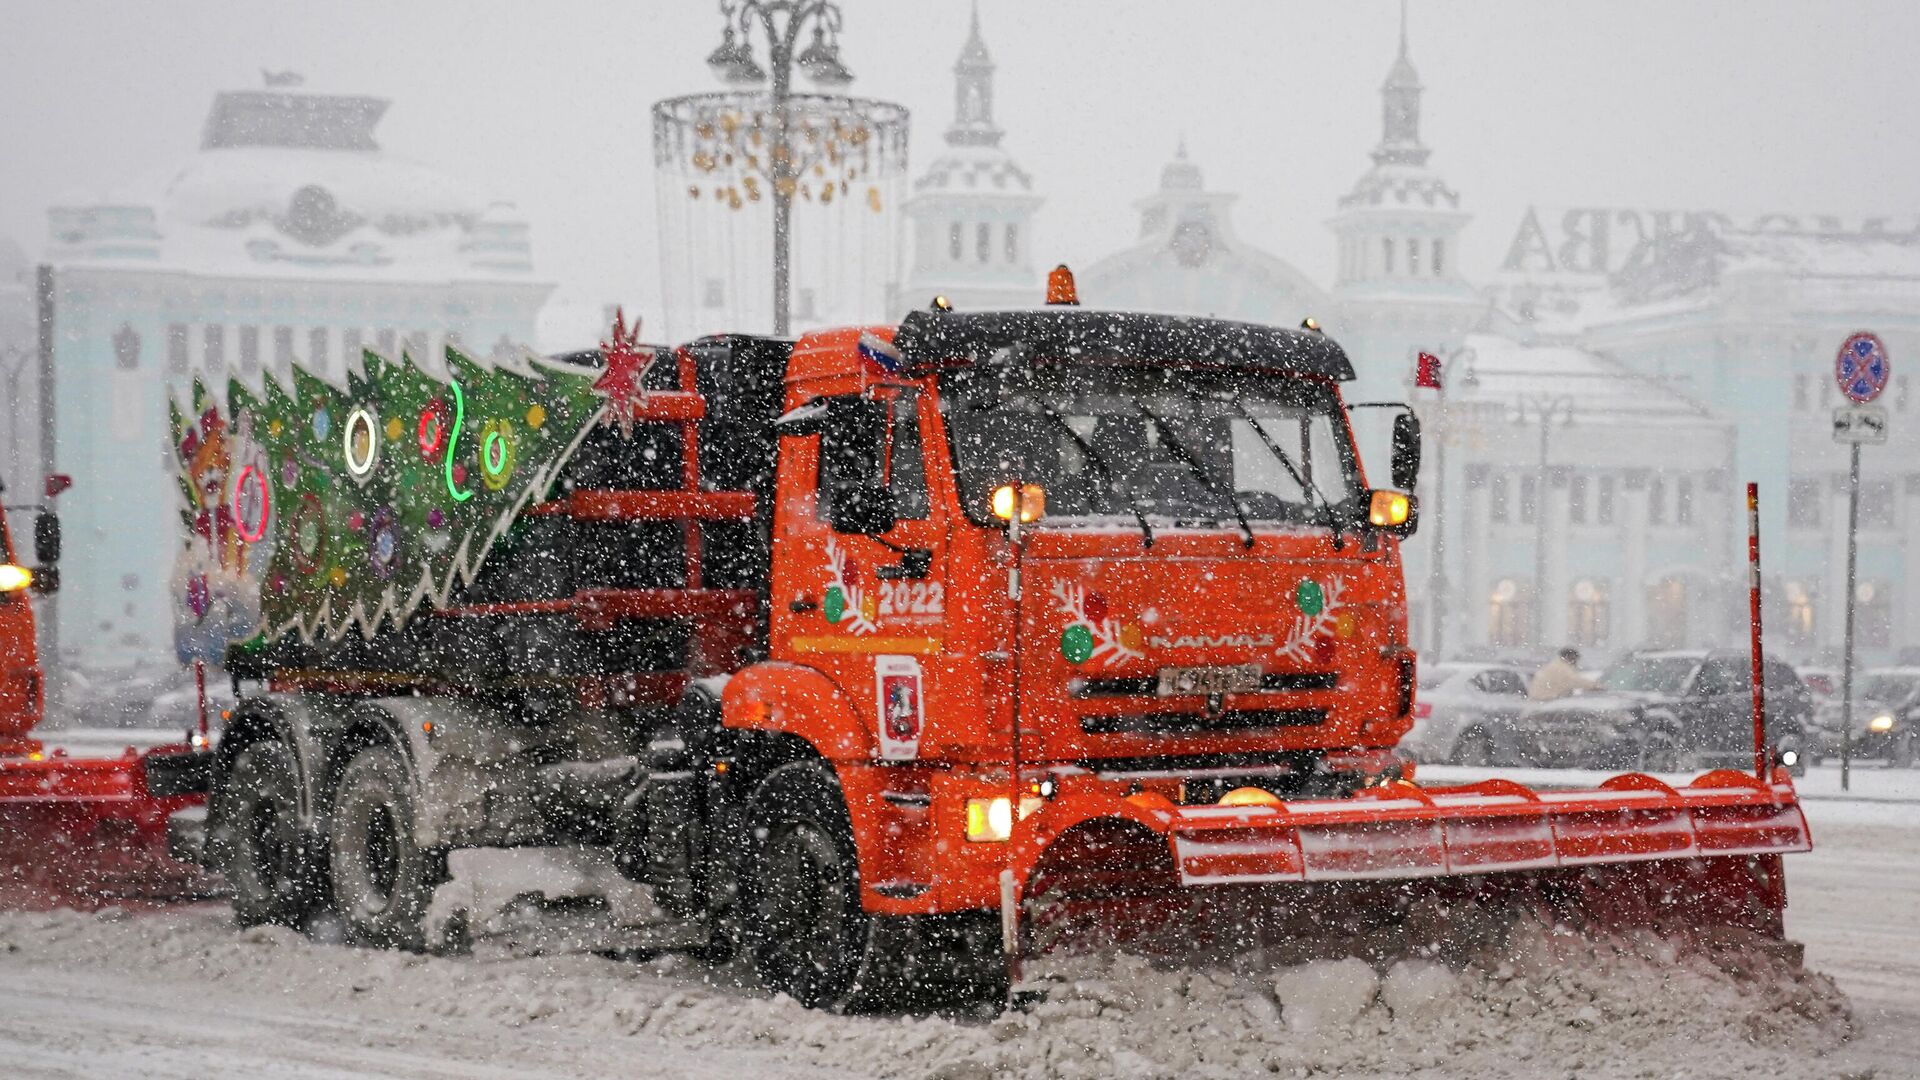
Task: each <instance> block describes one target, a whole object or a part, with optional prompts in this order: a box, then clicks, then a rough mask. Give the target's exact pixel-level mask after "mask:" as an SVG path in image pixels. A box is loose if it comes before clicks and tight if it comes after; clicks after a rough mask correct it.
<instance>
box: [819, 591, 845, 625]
mask: <svg viewBox="0 0 1920 1080" xmlns="http://www.w3.org/2000/svg"><path fill="white" fill-rule="evenodd" d="M820 614H821V615H823V616H825V617H826V620H827V621H828V622H830V623H836V624H837V623H839V621H840V620H841V619H842V618H844V617H845V616H846V614H847V594H846V593H844V592H841V591H840V586H838V585H829V586H827V594H826V596H825V597H824V598H822V599H821V601H820Z"/></svg>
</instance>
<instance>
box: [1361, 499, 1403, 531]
mask: <svg viewBox="0 0 1920 1080" xmlns="http://www.w3.org/2000/svg"><path fill="white" fill-rule="evenodd" d="M1407 512H1408V503H1407V497H1406V496H1405V495H1402V494H1401V493H1400V492H1398V491H1376V492H1374V493H1373V498H1372V499H1370V500H1368V502H1367V520H1368V521H1370V522H1372V523H1373V524H1375V525H1377V526H1379V527H1380V528H1382V529H1391V528H1393V527H1394V526H1396V525H1405V524H1406V523H1407Z"/></svg>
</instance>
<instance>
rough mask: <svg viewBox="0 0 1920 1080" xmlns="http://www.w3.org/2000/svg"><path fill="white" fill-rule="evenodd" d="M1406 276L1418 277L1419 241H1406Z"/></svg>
mask: <svg viewBox="0 0 1920 1080" xmlns="http://www.w3.org/2000/svg"><path fill="white" fill-rule="evenodd" d="M1407 276H1408V277H1419V276H1420V241H1418V240H1413V239H1409V240H1408V241H1407Z"/></svg>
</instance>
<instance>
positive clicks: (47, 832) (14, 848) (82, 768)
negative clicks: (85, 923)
mask: <svg viewBox="0 0 1920 1080" xmlns="http://www.w3.org/2000/svg"><path fill="white" fill-rule="evenodd" d="M54 479H56V480H64V479H65V478H64V477H56V478H54ZM58 490H60V488H59V485H57V484H54V483H52V482H50V483H49V485H48V488H47V494H48V496H49V497H51V496H52V495H53V494H54V493H55V492H57V491H58ZM6 509H8V510H22V511H25V510H35V509H37V510H38V513H37V515H36V516H35V518H34V529H33V532H34V543H33V546H34V556H35V561H36V562H37V563H38V564H39V565H37V566H34V567H28V566H26V565H24V560H23V559H22V558H21V557H20V556H19V554H18V553H17V550H16V548H15V547H14V542H13V535H12V533H11V531H10V530H9V529H8V527H7V522H6V515H5V514H4V513H0V909H4V908H20V907H25V908H43V907H50V906H56V905H71V904H79V905H89V904H94V903H98V902H101V901H105V900H124V899H128V898H137V897H155V898H170V897H176V896H180V895H184V894H186V893H188V892H191V891H192V890H193V889H194V888H196V887H198V886H199V885H200V884H202V881H201V875H200V874H199V873H197V872H196V871H195V870H194V868H192V867H190V866H187V865H183V864H181V863H178V862H175V861H174V860H172V859H170V858H168V856H167V844H166V841H167V822H168V817H169V815H171V814H172V813H173V812H175V811H177V810H180V809H183V808H185V807H187V806H189V805H192V804H195V803H198V802H200V801H202V800H201V797H200V796H198V795H193V794H169V793H165V792H164V791H161V792H156V790H155V789H154V788H153V787H152V786H150V785H149V782H148V781H149V776H150V773H149V769H151V768H156V767H157V766H158V765H163V764H164V763H165V762H167V761H170V760H174V757H173V755H175V754H176V753H178V754H184V752H185V751H186V750H187V749H188V748H187V746H186V745H184V744H182V745H180V746H177V747H173V746H169V747H157V748H155V749H153V750H150V751H148V752H146V753H144V754H143V753H140V752H138V751H135V750H132V749H129V750H128V751H127V752H126V753H125V754H124V755H122V756H119V757H72V756H68V755H67V754H66V752H65V751H64V750H63V749H60V748H58V747H56V748H54V749H52V750H49V749H48V748H47V746H46V744H44V743H43V742H41V741H40V740H39V739H37V738H35V737H34V736H33V730H34V728H35V727H36V726H37V725H38V724H39V723H40V720H41V717H42V715H43V713H44V711H45V705H46V678H45V675H44V673H43V672H42V671H41V667H40V662H39V650H38V646H37V643H36V641H35V635H34V619H33V606H32V602H31V597H32V595H33V594H35V593H38V594H41V595H45V594H48V593H52V592H53V591H54V590H56V589H57V588H58V587H59V581H60V571H59V568H58V567H57V566H56V565H55V564H56V563H57V562H59V559H60V546H61V543H60V520H59V518H57V517H56V516H54V514H53V511H52V510H51V509H49V508H48V507H46V506H45V505H44V504H41V505H39V506H37V507H36V506H32V505H14V506H9V507H7V508H6ZM178 760H180V761H182V762H183V763H185V762H186V761H188V760H189V759H188V758H186V757H184V756H183V757H180V758H179V759H178Z"/></svg>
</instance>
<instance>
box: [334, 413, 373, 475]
mask: <svg viewBox="0 0 1920 1080" xmlns="http://www.w3.org/2000/svg"><path fill="white" fill-rule="evenodd" d="M340 442H341V449H342V450H343V451H344V452H345V454H346V459H347V475H349V476H351V477H353V480H354V482H355V483H358V484H364V483H366V480H367V477H369V476H372V475H373V467H374V466H375V465H377V464H379V461H380V428H379V425H378V423H377V422H376V421H375V420H374V418H373V413H372V412H371V411H370V410H368V409H366V408H358V409H355V410H353V411H352V412H350V413H348V414H347V424H346V428H345V430H344V431H343V432H342V433H341V439H340Z"/></svg>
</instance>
